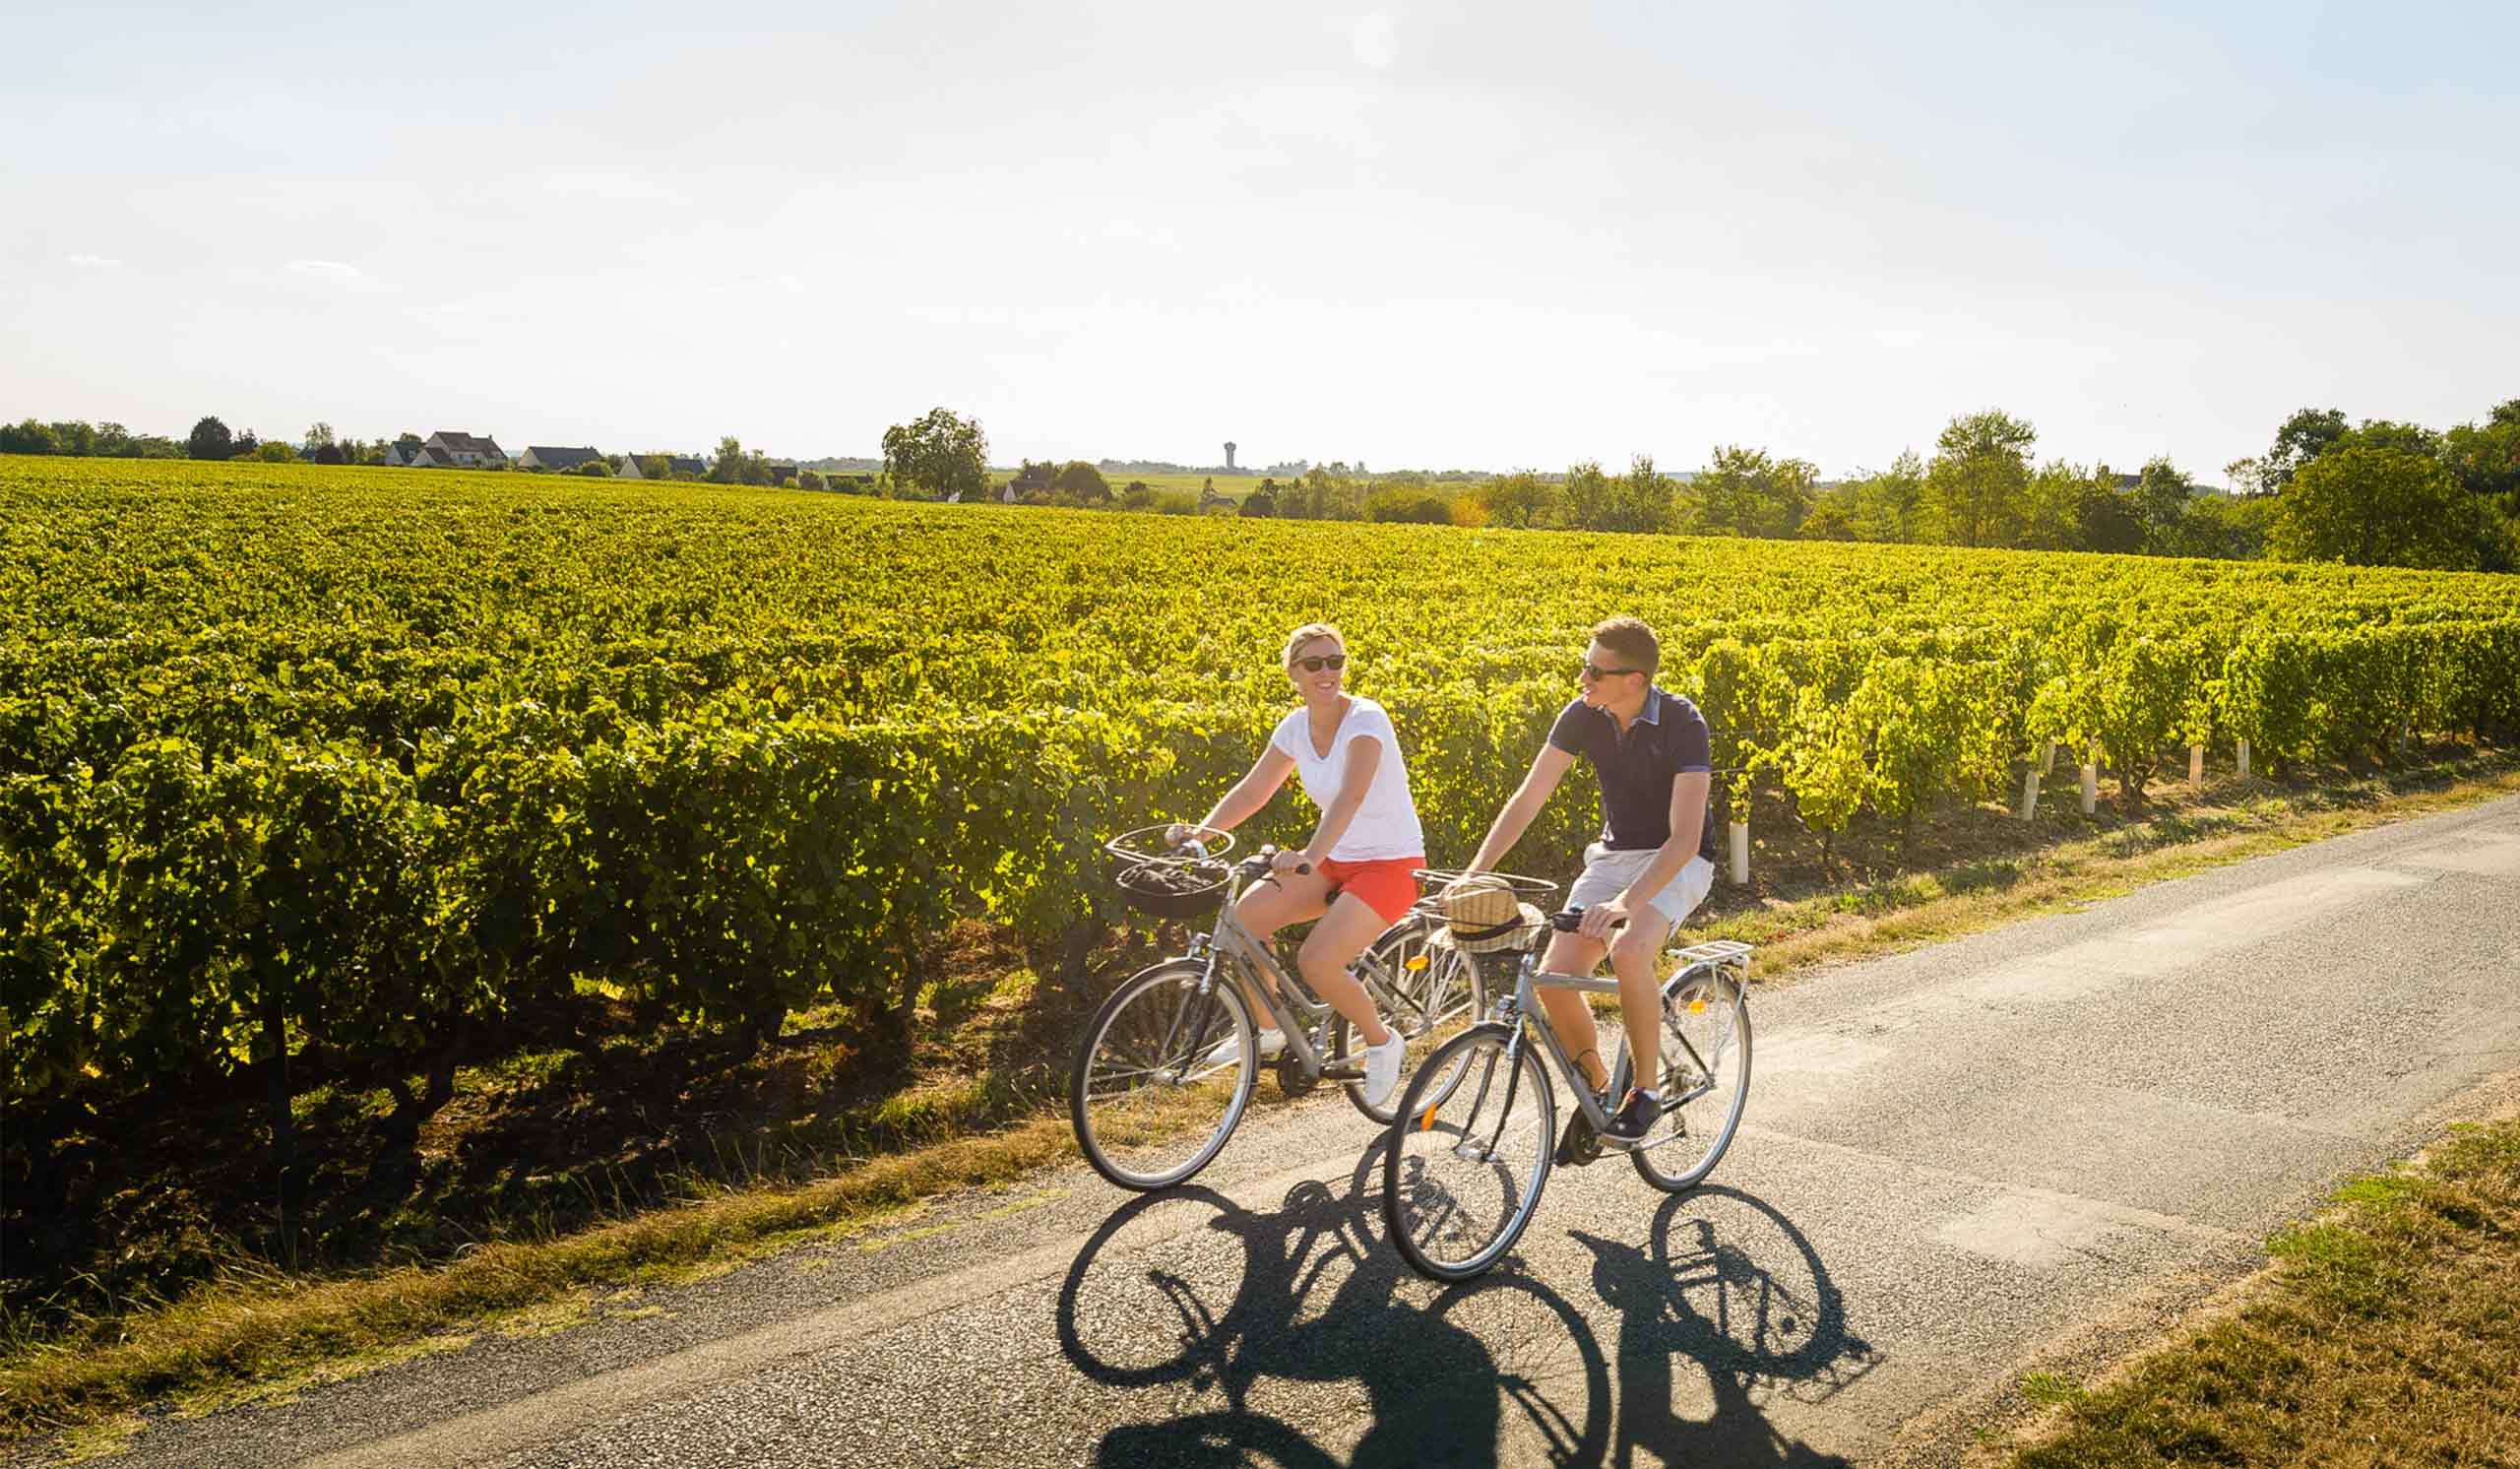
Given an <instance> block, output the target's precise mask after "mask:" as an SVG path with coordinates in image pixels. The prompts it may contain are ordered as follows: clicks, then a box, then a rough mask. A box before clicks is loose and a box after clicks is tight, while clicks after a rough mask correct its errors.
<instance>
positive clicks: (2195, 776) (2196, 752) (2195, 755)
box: [2187, 744, 2205, 786]
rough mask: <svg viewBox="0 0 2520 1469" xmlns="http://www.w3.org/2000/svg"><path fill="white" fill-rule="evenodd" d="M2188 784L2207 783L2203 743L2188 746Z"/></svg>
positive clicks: (2199, 784)
mask: <svg viewBox="0 0 2520 1469" xmlns="http://www.w3.org/2000/svg"><path fill="white" fill-rule="evenodd" d="M2187 784H2189V785H2191V786H2201V785H2204V784H2205V746H2203V745H2201V744H2191V745H2189V746H2188V747H2187Z"/></svg>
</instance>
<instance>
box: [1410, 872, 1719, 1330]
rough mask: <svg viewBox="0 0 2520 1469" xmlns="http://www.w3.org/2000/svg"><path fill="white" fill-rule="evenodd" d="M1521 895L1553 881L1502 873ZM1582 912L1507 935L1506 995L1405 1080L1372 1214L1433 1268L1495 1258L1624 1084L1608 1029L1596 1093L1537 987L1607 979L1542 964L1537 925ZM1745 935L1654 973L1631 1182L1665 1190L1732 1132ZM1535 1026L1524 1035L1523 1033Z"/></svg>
mask: <svg viewBox="0 0 2520 1469" xmlns="http://www.w3.org/2000/svg"><path fill="white" fill-rule="evenodd" d="M1505 880H1507V881H1509V882H1512V883H1514V884H1515V885H1516V888H1517V890H1518V892H1519V893H1521V894H1523V895H1526V896H1529V895H1534V894H1537V893H1544V892H1553V891H1554V890H1555V885H1554V884H1552V883H1544V882H1540V881H1539V880H1537V879H1533V878H1510V877H1509V878H1506V879H1505ZM1582 916H1583V910H1581V909H1573V910H1569V911H1567V912H1563V913H1557V914H1551V915H1548V916H1547V917H1546V918H1544V919H1543V920H1542V921H1541V923H1539V924H1532V923H1529V922H1528V921H1527V920H1526V921H1525V923H1524V925H1523V926H1525V927H1527V928H1530V929H1532V930H1534V931H1531V932H1527V933H1524V934H1522V935H1520V938H1519V942H1520V943H1521V944H1522V947H1523V954H1522V962H1521V968H1520V970H1519V973H1518V976H1517V979H1516V981H1515V986H1514V992H1513V993H1512V994H1511V995H1509V996H1506V997H1503V998H1500V999H1499V1000H1498V1001H1497V1002H1496V1007H1495V1011H1494V1013H1493V1015H1491V1016H1490V1018H1489V1019H1488V1020H1487V1021H1485V1022H1484V1023H1482V1024H1480V1025H1475V1026H1473V1027H1471V1028H1470V1029H1469V1030H1466V1031H1464V1032H1462V1033H1461V1034H1460V1035H1458V1036H1456V1037H1454V1038H1453V1039H1452V1040H1450V1041H1448V1042H1446V1043H1445V1044H1444V1045H1443V1046H1442V1047H1441V1048H1439V1049H1438V1050H1436V1052H1435V1053H1434V1054H1432V1055H1429V1056H1428V1057H1427V1058H1426V1060H1425V1062H1424V1063H1423V1064H1422V1065H1421V1066H1420V1068H1419V1070H1418V1079H1417V1080H1416V1081H1414V1082H1413V1083H1411V1084H1410V1086H1409V1087H1408V1088H1407V1089H1406V1090H1404V1091H1403V1093H1402V1095H1401V1100H1400V1115H1401V1120H1400V1122H1399V1124H1398V1126H1397V1127H1396V1128H1395V1130H1394V1133H1393V1136H1392V1147H1391V1151H1390V1154H1389V1155H1388V1156H1387V1157H1386V1158H1385V1160H1384V1166H1383V1218H1384V1221H1385V1223H1386V1224H1387V1225H1388V1226H1389V1227H1390V1230H1391V1238H1392V1240H1393V1241H1394V1243H1396V1244H1398V1245H1399V1246H1400V1252H1401V1253H1402V1254H1403V1255H1405V1256H1407V1257H1408V1260H1409V1263H1410V1264H1411V1265H1412V1266H1413V1267H1415V1268H1416V1269H1418V1271H1420V1272H1421V1273H1423V1274H1426V1275H1429V1276H1432V1277H1434V1278H1435V1279H1438V1280H1467V1279H1469V1278H1471V1277H1472V1276H1475V1275H1479V1274H1481V1273H1482V1272H1484V1271H1486V1270H1487V1269H1488V1268H1489V1267H1491V1266H1493V1265H1494V1264H1495V1263H1496V1262H1497V1261H1498V1260H1500V1259H1502V1258H1504V1255H1505V1252H1506V1251H1507V1250H1509V1249H1511V1248H1512V1247H1513V1245H1514V1242H1515V1240H1517V1239H1519V1238H1520V1237H1521V1236H1522V1233H1523V1230H1524V1229H1525V1228H1526V1227H1527V1226H1529V1225H1530V1223H1531V1221H1532V1215H1533V1213H1534V1212H1535V1211H1537V1210H1538V1209H1539V1207H1540V1199H1541V1194H1542V1192H1543V1191H1544V1190H1545V1189H1546V1188H1547V1186H1548V1175H1549V1170H1550V1168H1551V1167H1552V1166H1553V1165H1554V1164H1556V1163H1557V1162H1559V1161H1561V1154H1562V1155H1563V1158H1562V1161H1564V1162H1566V1163H1568V1164H1570V1165H1581V1164H1586V1163H1590V1162H1592V1161H1594V1160H1595V1159H1596V1158H1599V1157H1600V1156H1601V1153H1602V1151H1603V1149H1604V1148H1605V1147H1613V1146H1615V1145H1614V1144H1609V1143H1606V1142H1605V1141H1604V1140H1603V1139H1602V1137H1601V1133H1602V1132H1603V1131H1604V1130H1605V1129H1607V1127H1608V1125H1609V1120H1610V1113H1611V1111H1612V1109H1614V1108H1615V1107H1616V1106H1617V1105H1618V1100H1619V1099H1620V1098H1621V1097H1624V1096H1625V1095H1626V1094H1627V1089H1628V1086H1629V1085H1630V1083H1631V1082H1632V1081H1633V1079H1634V1078H1633V1075H1632V1073H1631V1062H1632V1061H1633V1057H1632V1056H1631V1055H1630V1054H1629V1053H1628V1050H1627V1047H1626V1045H1625V1044H1624V1032H1623V1031H1622V1033H1621V1041H1620V1045H1619V1054H1618V1061H1617V1064H1616V1065H1615V1066H1613V1067H1612V1068H1611V1070H1610V1083H1609V1088H1608V1090H1607V1093H1600V1094H1597V1093H1595V1092H1594V1091H1593V1089H1592V1087H1591V1086H1590V1085H1589V1084H1587V1083H1586V1082H1585V1081H1584V1079H1583V1074H1582V1073H1581V1072H1579V1071H1578V1070H1576V1069H1575V1066H1574V1063H1573V1062H1572V1061H1570V1060H1569V1059H1568V1058H1567V1055H1566V1049H1565V1047H1564V1046H1563V1045H1562V1044H1561V1043H1560V1042H1559V1040H1558V1038H1557V1033H1556V1032H1555V1031H1553V1030H1551V1029H1550V1028H1549V1024H1548V1012H1547V1011H1546V1010H1544V1009H1543V1008H1542V1007H1541V1005H1540V1003H1539V991H1540V990H1579V991H1582V992H1585V993H1591V994H1601V993H1608V994H1615V993H1617V992H1618V982H1617V981H1616V980H1597V979H1593V978H1590V977H1588V976H1584V975H1568V974H1550V973H1548V972H1546V971H1544V970H1542V969H1540V967H1539V963H1540V961H1539V956H1538V952H1537V950H1538V938H1539V936H1540V930H1541V929H1543V928H1544V927H1553V928H1555V929H1556V930H1557V931H1559V932H1571V931H1572V930H1573V929H1574V927H1575V926H1576V924H1577V923H1578V922H1580V920H1581V919H1582ZM1750 954H1751V948H1750V945H1748V944H1746V943H1735V942H1733V941H1732V940H1730V939H1716V940H1712V941H1709V942H1705V943H1698V944H1692V945H1690V946H1688V947H1686V948H1679V949H1673V950H1671V951H1670V957H1671V958H1673V959H1675V960H1676V961H1677V962H1678V965H1679V967H1678V968H1677V969H1676V970H1675V971H1673V973H1672V974H1671V976H1670V979H1668V980H1666V981H1664V982H1663V986H1662V991H1661V994H1662V1011H1663V1035H1662V1045H1661V1051H1662V1055H1661V1058H1660V1070H1661V1075H1660V1076H1659V1077H1658V1078H1657V1081H1656V1086H1657V1089H1658V1090H1659V1091H1660V1092H1661V1093H1662V1094H1663V1097H1664V1098H1665V1109H1664V1113H1663V1116H1662V1118H1661V1119H1660V1120H1658V1121H1657V1122H1656V1123H1655V1124H1654V1127H1653V1130H1651V1131H1650V1132H1648V1133H1647V1134H1646V1135H1645V1136H1644V1137H1643V1138H1642V1139H1641V1140H1639V1141H1638V1142H1636V1143H1635V1144H1633V1145H1631V1146H1629V1147H1627V1148H1626V1149H1625V1151H1626V1152H1627V1154H1628V1157H1629V1158H1630V1160H1631V1161H1632V1162H1634V1163H1635V1165H1636V1171H1637V1173H1638V1174H1640V1175H1642V1176H1643V1177H1644V1179H1645V1181H1646V1182H1649V1183H1651V1184H1653V1185H1654V1186H1655V1187H1657V1188H1661V1189H1664V1190H1666V1191H1668V1192H1671V1193H1679V1192H1682V1191H1685V1190H1687V1189H1689V1188H1692V1187H1695V1186H1696V1185H1697V1184H1699V1183H1701V1182H1705V1180H1706V1177H1707V1175H1708V1174H1709V1173H1711V1172H1713V1171H1714V1169H1715V1165H1716V1162H1717V1160H1719V1159H1721V1158H1722V1157H1723V1156H1724V1150H1725V1149H1726V1148H1727V1147H1729V1146H1731V1145H1732V1142H1733V1133H1734V1132H1736V1131H1738V1130H1739V1129H1740V1125H1741V1109H1742V1106H1743V1104H1745V1103H1746V1102H1747V1101H1748V1100H1749V1095H1750V1006H1749V1000H1748V999H1747V997H1746V994H1745V986H1746V984H1747V981H1748V978H1749V967H1750ZM1533 1037H1538V1038H1539V1042H1540V1044H1539V1045H1537V1046H1534V1045H1532V1044H1531V1039H1532V1038H1533ZM1543 1055H1545V1056H1547V1058H1548V1060H1549V1061H1550V1062H1551V1063H1553V1064H1554V1065H1555V1067H1556V1070H1557V1072H1558V1074H1559V1075H1561V1076H1563V1077H1565V1078H1566V1085H1567V1089H1568V1090H1569V1091H1570V1092H1572V1093H1573V1094H1574V1098H1575V1106H1576V1109H1577V1117H1576V1118H1575V1119H1574V1121H1573V1123H1572V1124H1571V1125H1570V1127H1569V1129H1568V1134H1567V1136H1566V1137H1565V1139H1564V1140H1563V1141H1562V1142H1560V1141H1559V1139H1558V1132H1557V1093H1556V1088H1555V1086H1554V1085H1553V1084H1552V1082H1551V1081H1550V1078H1549V1074H1548V1067H1547V1066H1544V1065H1543V1064H1542V1060H1541V1058H1542V1056H1543Z"/></svg>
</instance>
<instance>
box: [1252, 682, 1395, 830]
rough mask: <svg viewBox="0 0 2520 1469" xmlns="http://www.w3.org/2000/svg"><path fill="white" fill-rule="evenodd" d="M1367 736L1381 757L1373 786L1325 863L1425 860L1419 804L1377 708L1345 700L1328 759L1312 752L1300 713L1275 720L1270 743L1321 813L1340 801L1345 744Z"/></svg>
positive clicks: (1357, 700) (1353, 699)
mask: <svg viewBox="0 0 2520 1469" xmlns="http://www.w3.org/2000/svg"><path fill="white" fill-rule="evenodd" d="M1368 734H1370V735H1372V736H1373V737H1374V738H1376V739H1379V740H1381V741H1382V758H1380V759H1378V760H1376V761H1374V782H1373V784H1372V785H1371V786H1369V787H1367V788H1366V789H1365V800H1364V804H1362V805H1360V806H1358V807H1356V815H1355V820H1353V821H1350V822H1349V823H1348V829H1347V831H1345V832H1344V833H1342V834H1341V835H1340V838H1339V842H1338V845H1336V846H1334V847H1332V848H1331V849H1330V859H1331V861H1333V862H1374V861H1377V860H1379V859H1382V858H1392V857H1424V856H1425V855H1426V835H1425V833H1424V832H1423V831H1422V830H1420V829H1419V828H1418V803H1417V802H1416V801H1414V800H1412V799H1411V798H1410V797H1409V769H1408V767H1407V766H1405V765H1403V764H1402V763H1401V760H1400V738H1399V736H1398V735H1396V734H1393V733H1392V730H1391V716H1390V715H1388V714H1385V713H1383V710H1382V706H1381V705H1380V704H1377V703H1375V702H1374V701H1373V700H1371V699H1361V698H1356V697H1355V696H1353V695H1352V696H1350V698H1349V700H1348V713H1347V715H1346V717H1344V718H1343V719H1341V720H1340V722H1339V733H1338V734H1334V735H1332V736H1331V738H1330V753H1329V754H1327V755H1317V754H1314V753H1313V749H1312V730H1311V728H1310V726H1309V716H1307V714H1306V713H1305V711H1303V710H1301V709H1297V710H1296V711H1295V712H1294V713H1292V714H1290V715H1288V716H1287V717H1286V718H1285V719H1282V720H1280V721H1278V728H1277V729H1276V730H1275V731H1273V732H1271V733H1270V735H1269V742H1270V743H1271V744H1273V745H1276V746H1277V747H1278V748H1279V749H1280V750H1282V751H1284V752H1285V753H1286V755H1287V756H1288V758H1290V759H1292V760H1293V761H1294V762H1295V774H1296V775H1298V776H1300V777H1302V778H1303V794H1304V795H1306V796H1309V797H1311V798H1312V803H1313V804H1314V805H1317V806H1319V807H1321V808H1322V809H1323V810H1325V811H1326V810H1328V809H1330V803H1331V802H1332V801H1335V800H1337V799H1338V798H1339V788H1340V785H1341V783H1342V782H1344V781H1345V780H1346V779H1347V775H1348V746H1349V745H1351V744H1353V743H1354V742H1355V741H1356V740H1357V739H1360V738H1362V737H1364V736H1365V735H1368Z"/></svg>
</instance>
